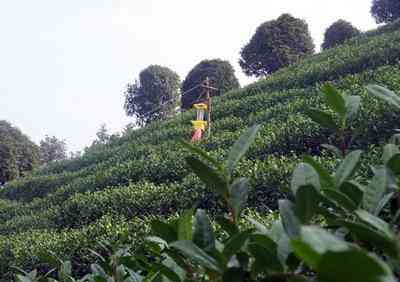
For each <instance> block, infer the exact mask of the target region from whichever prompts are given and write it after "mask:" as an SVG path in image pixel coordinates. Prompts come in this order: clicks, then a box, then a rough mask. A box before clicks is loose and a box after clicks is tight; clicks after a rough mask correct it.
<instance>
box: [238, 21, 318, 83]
mask: <svg viewBox="0 0 400 282" xmlns="http://www.w3.org/2000/svg"><path fill="white" fill-rule="evenodd" d="M313 53H314V43H313V41H312V38H311V35H310V33H309V31H308V25H307V23H306V22H305V21H303V20H300V19H297V18H294V17H292V16H291V15H289V14H283V15H281V16H280V17H279V18H278V19H276V20H273V21H269V22H265V23H263V24H262V25H260V26H259V27H258V28H257V30H256V33H255V34H254V35H253V37H252V38H251V39H250V42H249V43H248V44H246V45H245V46H244V47H243V49H242V51H241V52H240V57H241V58H240V60H239V64H240V66H241V67H242V69H243V71H244V72H245V73H246V74H247V75H255V76H262V75H267V74H271V73H274V72H276V71H277V70H279V69H280V68H282V67H286V66H288V65H290V64H293V63H295V62H297V61H298V60H299V59H301V58H303V57H306V56H308V55H311V54H313Z"/></svg>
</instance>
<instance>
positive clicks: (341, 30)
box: [322, 20, 360, 49]
mask: <svg viewBox="0 0 400 282" xmlns="http://www.w3.org/2000/svg"><path fill="white" fill-rule="evenodd" d="M359 34H360V31H359V30H358V29H357V28H355V27H353V26H352V25H351V23H349V22H347V21H344V20H338V21H336V22H334V23H333V24H332V25H330V26H329V27H328V28H327V29H326V31H325V34H324V43H322V49H329V48H332V47H335V46H337V45H340V44H343V43H344V42H345V41H346V40H348V39H350V38H352V37H354V36H356V35H359Z"/></svg>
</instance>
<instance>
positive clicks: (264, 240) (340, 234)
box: [17, 86, 400, 282]
mask: <svg viewBox="0 0 400 282" xmlns="http://www.w3.org/2000/svg"><path fill="white" fill-rule="evenodd" d="M322 92H323V93H324V95H325V99H326V101H327V104H328V105H329V106H330V107H331V108H332V109H333V110H334V111H336V112H337V113H338V114H339V115H340V116H341V117H342V118H344V119H345V118H346V117H347V116H348V114H349V111H348V109H349V107H346V102H345V99H346V98H343V96H342V95H341V94H340V93H339V92H338V91H337V90H336V89H335V88H333V87H330V86H325V87H324V88H323V89H322ZM327 95H330V96H327ZM342 99H343V101H342ZM258 130H259V126H254V127H252V128H250V129H248V130H247V131H245V133H244V134H242V136H241V137H240V138H239V139H238V140H237V141H236V142H235V144H234V145H233V146H232V149H231V150H230V152H229V154H228V157H227V161H222V162H221V161H219V160H216V159H215V158H213V157H212V156H210V155H208V154H207V153H206V152H204V151H202V150H201V149H199V148H196V147H193V146H192V145H189V144H187V145H185V147H186V148H187V149H189V150H190V151H191V152H192V153H193V154H195V155H196V157H191V158H188V159H187V161H188V163H189V164H191V167H192V169H194V172H195V173H196V175H197V176H198V177H199V178H200V179H202V180H203V181H204V182H205V184H206V185H207V187H208V188H209V189H211V190H212V191H213V192H214V193H217V194H222V196H223V200H224V204H225V205H226V207H227V210H228V214H227V215H225V217H220V218H219V219H218V220H217V222H218V224H219V227H220V228H221V229H222V232H224V236H222V237H220V236H216V234H215V231H214V228H213V225H212V223H211V221H210V219H209V218H208V216H207V215H206V212H205V211H203V210H198V211H197V212H196V214H195V220H193V219H192V216H193V212H192V210H187V211H185V212H184V213H183V214H182V215H181V216H180V217H178V218H177V219H173V220H171V221H170V222H162V221H159V220H156V221H153V222H152V224H151V227H152V232H153V234H155V236H151V237H147V239H146V241H145V242H144V245H143V248H142V249H141V250H139V251H137V252H136V253H130V252H129V251H127V249H126V248H122V249H119V250H117V251H116V252H114V253H112V254H111V256H109V257H108V258H105V257H103V256H102V255H97V256H98V257H100V261H101V263H100V264H92V266H91V271H90V273H89V274H87V275H86V276H85V277H84V278H83V279H84V280H82V281H153V280H154V281H159V280H163V279H165V280H167V281H226V280H227V279H228V280H229V281H236V280H237V281H243V280H245V281H288V282H289V281H314V280H315V278H316V279H317V280H318V281H371V282H372V281H396V278H395V277H396V275H398V274H399V273H398V272H397V271H398V269H399V268H398V267H399V265H398V261H399V258H400V245H399V244H398V241H397V234H396V226H394V225H393V224H390V223H387V222H386V221H385V220H384V219H382V218H380V217H379V215H380V210H379V211H377V212H375V214H372V213H370V211H369V210H370V209H371V205H370V204H371V203H372V202H374V203H379V202H381V201H384V202H385V203H387V200H385V198H386V195H388V194H389V191H390V189H389V187H388V186H387V185H384V186H383V187H382V186H379V187H376V185H381V184H382V183H383V182H382V181H381V180H379V181H377V180H374V179H375V178H376V179H381V178H382V177H383V174H382V172H383V171H385V172H386V171H387V173H393V170H392V168H391V166H388V164H390V163H391V160H392V159H393V162H396V165H395V166H394V167H397V162H398V160H397V159H396V158H395V157H396V156H397V154H399V152H400V150H399V148H396V147H393V146H392V145H389V146H386V147H385V150H384V156H383V159H384V160H385V164H384V166H382V167H381V168H380V169H376V170H375V171H374V177H373V179H372V180H368V179H364V180H363V182H367V183H369V185H368V186H366V187H365V188H363V189H360V191H359V192H360V193H361V199H362V198H364V197H369V199H368V200H366V203H368V205H365V204H361V202H360V201H359V200H358V196H357V197H353V196H354V195H355V194H353V193H350V194H348V195H347V194H346V192H347V191H345V189H347V188H348V187H362V185H361V184H360V183H359V182H358V181H359V179H358V178H355V177H354V175H355V174H356V172H357V170H358V168H359V165H358V164H359V163H360V154H361V152H360V151H353V152H348V153H346V154H345V156H344V157H345V158H344V159H343V160H342V161H341V163H340V164H339V166H338V167H337V168H336V169H335V171H334V172H333V173H332V174H331V173H329V171H327V170H326V169H325V168H323V167H322V166H321V165H319V164H318V163H317V162H315V161H314V160H313V159H312V158H310V157H307V158H306V161H307V163H300V164H299V165H298V166H297V168H296V169H295V171H294V173H293V177H292V181H291V185H290V186H291V187H290V188H291V191H292V199H291V200H280V201H279V209H280V219H278V220H276V221H275V222H274V223H273V224H272V226H264V225H263V224H262V223H260V222H258V221H257V220H254V219H251V218H246V219H247V221H248V222H249V223H251V224H253V225H254V228H248V227H245V226H241V225H240V224H239V219H240V218H241V209H240V208H239V209H238V205H237V203H238V202H239V203H240V205H241V203H242V202H244V201H246V200H247V192H243V191H248V189H249V187H248V185H247V184H244V183H246V181H245V180H244V179H243V178H234V176H233V175H232V174H231V173H230V171H234V170H233V169H232V170H231V169H227V168H228V167H230V168H233V167H234V166H236V165H237V164H238V160H239V159H240V158H241V157H242V156H243V155H244V154H245V153H246V151H247V150H248V149H249V148H250V144H251V143H253V141H254V139H255V136H256V133H257V131H258ZM193 160H197V161H198V162H197V163H196V164H197V165H198V164H201V165H200V166H194V164H193ZM232 160H234V162H232ZM387 173H384V174H387ZM395 175H396V174H392V176H395ZM238 183H243V186H242V188H241V189H235V186H237V185H238ZM346 183H352V184H351V186H349V185H348V184H346ZM395 183H396V182H394V183H392V185H395V186H396V189H398V187H397V185H396V184H395ZM239 186H240V185H239ZM369 190H375V191H376V190H379V191H380V192H379V193H376V192H375V191H374V192H372V193H371V192H369ZM367 195H368V196H367ZM384 206H385V204H383V205H382V206H381V208H383V207H384ZM366 208H367V209H366ZM372 208H373V210H375V211H376V207H374V206H372ZM321 219H322V220H321ZM321 222H322V223H321ZM143 250H145V251H144V253H145V254H147V255H146V256H144V255H143V254H144V253H143ZM56 262H57V264H58V266H57V267H56V268H57V269H59V270H58V277H59V280H58V281H64V280H63V279H65V277H70V275H71V267H70V266H71V263H70V262H68V261H62V260H56ZM364 267H367V268H368V269H364ZM32 276H33V277H34V278H35V277H36V272H31V273H24V275H19V276H17V277H18V278H19V279H20V280H21V281H37V280H32V279H31V277H32ZM99 277H100V278H99ZM24 279H26V280H24ZM28 279H30V280H28ZM69 279H70V280H69V281H75V280H73V279H74V278H72V276H71V278H69ZM99 279H100V280H99ZM56 281H57V280H56Z"/></svg>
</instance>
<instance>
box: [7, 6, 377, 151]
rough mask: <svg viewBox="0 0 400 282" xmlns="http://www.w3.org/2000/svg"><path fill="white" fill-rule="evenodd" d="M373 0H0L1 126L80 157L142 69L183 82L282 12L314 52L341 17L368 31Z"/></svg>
mask: <svg viewBox="0 0 400 282" xmlns="http://www.w3.org/2000/svg"><path fill="white" fill-rule="evenodd" d="M370 5H371V0H335V1H327V0H303V1H299V0H280V1H272V0H269V1H268V0H262V1H261V0H247V1H238V0H203V1H199V0H168V1H167V0H114V1H113V0H35V1H33V0H1V1H0V36H1V39H0V119H6V120H8V121H10V122H11V123H12V124H14V125H16V126H18V127H19V128H20V129H21V130H22V131H23V132H24V133H26V134H28V135H29V136H30V137H31V138H32V139H33V140H34V141H35V142H39V140H41V139H42V138H43V137H44V136H45V135H46V134H48V135H55V136H57V137H58V138H65V139H66V140H67V144H68V147H69V149H70V150H72V151H75V150H80V149H82V148H83V147H84V146H85V145H88V144H90V143H91V141H92V140H93V139H94V138H95V133H96V132H97V130H98V128H99V126H100V124H101V123H106V124H107V127H108V128H109V129H110V130H111V131H113V132H114V131H119V130H121V129H122V128H123V127H124V125H126V124H127V123H128V122H129V121H130V118H127V117H126V116H125V113H124V110H123V108H122V105H123V100H124V99H123V92H124V88H125V85H126V84H127V83H128V82H132V81H134V79H135V78H136V77H137V76H138V74H139V72H140V71H141V70H142V69H143V68H145V67H147V66H148V65H150V64H159V65H164V66H167V67H170V68H171V69H173V70H175V71H176V72H177V73H178V74H179V75H180V76H181V79H184V77H185V75H186V74H187V72H188V71H189V70H190V69H191V68H192V67H193V66H194V65H195V64H197V63H198V62H199V61H201V60H202V59H206V58H207V59H212V58H222V59H226V60H229V61H230V62H231V63H232V64H233V65H234V67H235V69H236V74H237V76H238V77H239V79H240V81H241V84H246V83H248V82H249V81H251V80H250V79H248V78H246V77H245V76H244V75H243V73H242V72H241V70H240V68H239V66H238V64H237V61H238V58H239V51H240V49H241V47H242V46H243V45H244V44H245V43H247V41H248V40H249V38H250V37H251V36H252V34H253V33H254V32H255V29H256V28H257V26H258V25H259V24H261V23H262V22H264V21H267V20H271V19H274V18H277V17H278V16H279V15H280V14H282V13H286V12H289V13H291V14H292V15H294V16H296V17H299V18H302V19H305V20H306V21H307V22H308V24H309V27H310V30H311V34H312V36H313V38H314V40H315V43H316V45H317V46H319V45H320V44H321V42H322V36H323V32H324V30H325V29H326V27H327V26H329V25H330V24H331V23H332V22H334V21H335V20H337V19H339V18H343V19H345V20H348V21H350V22H352V23H353V24H354V25H355V26H357V27H358V28H360V29H362V30H368V29H371V28H374V27H375V24H374V21H373V19H372V17H371V16H370V13H369V9H370Z"/></svg>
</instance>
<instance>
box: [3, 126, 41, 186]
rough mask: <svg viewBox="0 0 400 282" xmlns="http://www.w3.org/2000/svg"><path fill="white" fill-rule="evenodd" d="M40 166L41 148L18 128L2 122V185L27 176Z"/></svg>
mask: <svg viewBox="0 0 400 282" xmlns="http://www.w3.org/2000/svg"><path fill="white" fill-rule="evenodd" d="M38 164H39V147H38V146H37V145H36V144H34V143H33V142H32V141H31V140H30V139H29V138H28V137H27V136H26V135H24V134H23V133H22V132H21V131H20V130H19V129H18V128H16V127H14V126H12V125H11V124H10V123H9V122H7V121H5V120H0V185H3V184H4V183H6V182H8V181H10V180H13V179H15V178H17V177H20V176H23V175H25V174H26V173H27V172H29V171H31V170H32V169H33V168H35V167H36V166H37V165H38Z"/></svg>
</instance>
